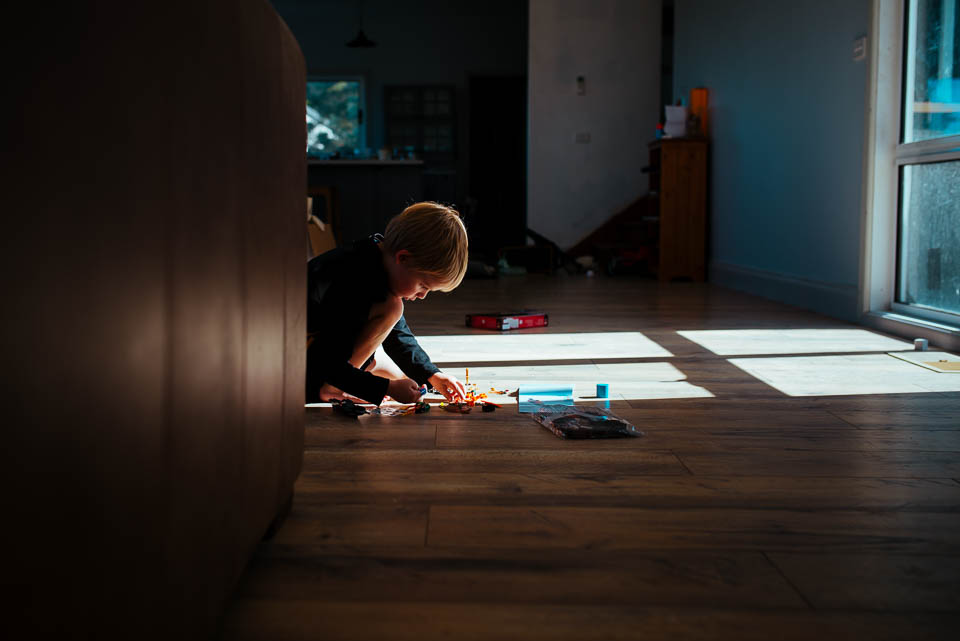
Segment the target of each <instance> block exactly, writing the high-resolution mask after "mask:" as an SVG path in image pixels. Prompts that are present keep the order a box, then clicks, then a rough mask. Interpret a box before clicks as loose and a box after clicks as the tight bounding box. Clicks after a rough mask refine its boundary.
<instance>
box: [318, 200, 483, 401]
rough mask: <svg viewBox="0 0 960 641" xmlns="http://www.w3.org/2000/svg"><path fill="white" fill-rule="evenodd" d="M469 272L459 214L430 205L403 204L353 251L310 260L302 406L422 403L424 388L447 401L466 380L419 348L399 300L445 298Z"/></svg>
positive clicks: (333, 252)
mask: <svg viewBox="0 0 960 641" xmlns="http://www.w3.org/2000/svg"><path fill="white" fill-rule="evenodd" d="M466 270H467V231H466V229H465V228H464V226H463V222H462V221H461V220H460V215H459V214H458V213H457V212H456V211H455V210H453V209H451V208H450V207H445V206H443V205H440V204H437V203H431V202H423V203H417V204H415V205H411V206H410V207H407V208H406V209H405V210H403V212H402V213H401V214H400V215H398V216H396V217H394V218H393V219H392V220H391V221H390V222H389V223H388V224H387V228H386V230H385V231H384V234H383V236H381V235H380V234H374V235H373V236H370V237H369V238H367V239H365V240H361V241H357V242H355V243H354V244H353V246H352V247H349V248H337V249H332V250H330V251H328V252H326V253H324V254H321V255H320V256H317V257H315V258H313V259H311V260H310V261H309V262H308V263H307V390H306V391H307V402H308V403H315V402H318V401H329V400H332V399H343V398H349V397H356V398H359V399H361V400H363V401H367V402H369V403H374V404H376V405H379V404H380V403H381V402H382V401H383V398H384V396H391V397H392V398H394V399H395V400H397V401H400V402H401V403H412V402H414V401H416V400H418V399H419V398H420V386H421V385H423V384H425V383H430V384H431V385H433V387H434V388H435V389H436V390H437V391H438V392H440V393H442V394H443V395H444V397H446V398H447V400H450V401H459V400H462V399H463V398H464V396H465V394H466V390H465V389H464V387H463V384H462V383H461V382H460V381H458V380H457V379H456V378H455V377H453V376H450V375H449V374H444V373H443V372H441V371H440V369H439V368H438V367H437V366H436V365H434V364H433V363H432V362H431V361H430V357H429V356H427V354H426V352H424V351H423V349H421V348H420V345H419V344H418V343H417V339H416V338H415V337H414V335H413V333H412V332H411V331H410V328H409V327H408V326H407V322H406V321H405V320H404V318H403V302H404V301H405V300H406V301H412V300H418V299H421V298H425V297H426V296H427V294H428V293H429V292H431V291H435V290H436V291H442V292H448V291H451V290H453V289H454V288H456V287H457V285H459V284H460V281H462V280H463V275H464V273H465V272H466Z"/></svg>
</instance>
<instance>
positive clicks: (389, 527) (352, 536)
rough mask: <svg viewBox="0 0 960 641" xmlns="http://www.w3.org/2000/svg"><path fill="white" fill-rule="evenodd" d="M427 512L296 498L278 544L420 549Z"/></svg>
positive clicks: (422, 508) (409, 507) (407, 507)
mask: <svg viewBox="0 0 960 641" xmlns="http://www.w3.org/2000/svg"><path fill="white" fill-rule="evenodd" d="M426 527H427V508H426V506H417V505H396V504H391V505H383V504H379V505H371V504H352V505H351V504H339V503H329V504H328V503H324V504H319V505H318V504H317V503H315V502H310V501H303V500H300V498H299V497H296V499H295V501H294V505H293V509H292V510H291V512H290V514H289V515H288V516H287V519H286V521H285V522H284V524H283V527H282V528H280V531H279V532H278V533H277V534H276V535H275V536H274V538H273V541H274V542H276V543H278V544H295V543H323V544H325V545H329V546H342V547H356V546H364V545H407V546H421V545H423V541H424V535H425V533H426Z"/></svg>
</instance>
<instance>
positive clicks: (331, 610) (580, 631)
mask: <svg viewBox="0 0 960 641" xmlns="http://www.w3.org/2000/svg"><path fill="white" fill-rule="evenodd" d="M958 625H960V615H957V614H956V613H949V614H943V613H920V614H907V613H886V612H816V611H809V610H772V611H770V610H744V609H719V608H717V609H701V608H668V607H645V606H643V605H642V604H636V605H629V606H599V605H590V606H578V605H567V604H559V605H557V604H536V605H531V604H499V603H497V604H490V603H468V604H462V603H409V602H404V601H403V600H402V597H401V598H393V599H389V600H386V601H380V602H364V603H356V602H354V603H350V602H338V601H322V602H317V601H311V600H303V599H301V600H279V599H240V600H238V601H237V602H236V603H234V605H233V608H232V610H231V612H230V613H229V615H228V616H227V618H226V620H225V623H224V634H223V638H225V639H232V640H235V641H266V640H267V639H270V640H271V641H315V640H316V639H324V640H329V641H368V640H369V639H392V640H396V641H431V640H433V639H457V640H458V641H487V640H500V639H530V640H533V641H540V640H542V641H583V640H584V639H609V640H610V641H635V640H636V639H644V640H645V641H706V640H708V639H736V640H737V641H770V640H771V639H777V640H778V641H810V639H844V640H857V641H859V640H864V641H866V640H870V641H886V640H888V639H889V640H894V639H895V640H898V641H902V640H903V639H910V640H911V641H946V640H950V641H952V640H953V639H954V637H955V635H956V628H957V626H958ZM265 630H268V631H269V634H265V633H264V632H263V631H265Z"/></svg>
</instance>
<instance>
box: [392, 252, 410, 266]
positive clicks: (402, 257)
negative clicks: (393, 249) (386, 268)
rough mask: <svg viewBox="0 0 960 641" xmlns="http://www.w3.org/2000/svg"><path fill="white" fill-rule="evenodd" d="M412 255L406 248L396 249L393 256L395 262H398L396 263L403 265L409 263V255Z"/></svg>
mask: <svg viewBox="0 0 960 641" xmlns="http://www.w3.org/2000/svg"><path fill="white" fill-rule="evenodd" d="M412 255H413V254H411V253H410V252H409V251H408V250H406V249H401V250H400V251H398V252H397V253H396V256H395V259H396V261H397V264H398V265H405V264H407V263H409V262H410V257H411V256H412Z"/></svg>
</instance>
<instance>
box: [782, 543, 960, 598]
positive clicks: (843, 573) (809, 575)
mask: <svg viewBox="0 0 960 641" xmlns="http://www.w3.org/2000/svg"><path fill="white" fill-rule="evenodd" d="M767 556H768V557H769V558H770V560H771V561H772V562H773V563H774V564H776V566H777V567H778V568H779V569H780V570H781V571H782V572H783V574H784V576H786V577H787V578H788V579H789V580H790V582H791V583H792V584H793V585H795V586H796V587H797V588H798V589H799V590H800V591H801V592H802V593H803V595H804V596H805V598H806V599H807V600H808V601H809V602H810V603H812V604H813V606H814V607H816V608H817V609H828V608H830V609H847V610H893V611H910V610H915V611H927V612H936V611H945V612H950V611H953V612H958V611H960V557H958V556H916V555H903V554H860V553H856V552H854V553H844V554H823V553H795V552H771V553H769V554H768V555H767Z"/></svg>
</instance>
